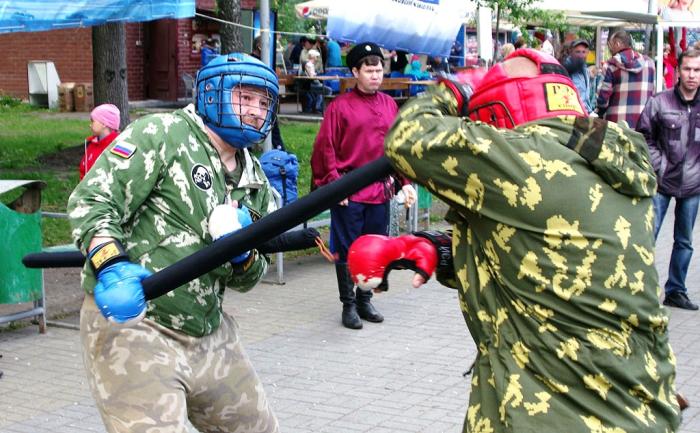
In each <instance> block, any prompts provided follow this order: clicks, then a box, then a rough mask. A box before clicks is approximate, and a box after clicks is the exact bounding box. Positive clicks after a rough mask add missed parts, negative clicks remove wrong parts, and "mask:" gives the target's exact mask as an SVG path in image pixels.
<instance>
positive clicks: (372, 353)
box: [0, 222, 700, 433]
mask: <svg viewBox="0 0 700 433" xmlns="http://www.w3.org/2000/svg"><path fill="white" fill-rule="evenodd" d="M697 231H700V229H698V230H696V232H697ZM670 232H671V230H670V224H669V222H667V223H666V224H665V227H664V229H663V232H662V235H661V238H660V239H659V248H658V253H657V261H658V263H659V264H660V266H659V271H660V274H661V277H662V281H663V280H665V274H666V267H667V263H668V258H669V255H670V245H671V240H670ZM696 239H700V233H696ZM699 260H700V259H698V257H697V255H696V257H695V258H694V260H693V263H692V264H691V273H690V275H689V277H688V281H689V285H690V288H691V298H693V299H695V300H696V301H700V287H698V286H699V285H700V284H699V283H698V281H700V278H699V277H700V271H698V265H699V264H700V261H699ZM285 275H286V278H287V284H285V285H283V286H279V285H274V284H267V283H265V284H261V285H260V286H259V287H257V288H256V289H255V290H253V291H252V292H250V293H247V294H238V293H229V294H227V296H226V301H225V308H226V310H227V311H229V312H231V313H233V314H234V316H235V317H237V320H238V322H239V324H240V327H241V333H242V338H243V341H244V343H245V345H246V348H247V350H248V353H249V355H250V357H251V358H252V360H253V363H254V364H255V366H256V368H257V370H258V373H259V374H260V376H261V377H262V380H263V382H264V384H265V387H266V390H267V392H268V394H269V397H270V398H271V400H272V404H273V407H274V409H275V411H276V413H277V415H278V417H279V419H280V422H281V425H282V428H283V431H284V432H287V433H311V432H338V433H347V432H350V433H354V432H373V433H389V432H459V431H461V425H462V418H463V416H464V413H465V410H466V402H467V398H468V379H465V378H463V377H462V372H463V371H464V370H466V368H467V367H468V366H469V364H470V363H471V361H472V359H473V358H474V353H475V348H474V344H473V343H472V341H471V338H470V337H469V335H468V332H467V329H466V326H465V325H464V323H463V320H462V317H461V314H460V312H459V308H458V305H457V297H456V293H455V292H454V291H452V290H450V289H446V288H443V287H440V286H438V285H437V284H435V283H430V284H428V285H427V286H425V287H423V288H420V289H412V288H408V287H409V279H410V273H409V272H395V273H394V274H393V275H392V280H391V289H390V291H389V292H388V293H386V294H382V295H380V296H379V297H377V298H375V299H376V305H377V307H378V308H379V309H380V310H381V311H382V312H383V313H384V315H385V316H386V321H385V322H384V323H383V324H365V328H364V329H363V330H361V331H351V330H347V329H345V328H343V327H342V326H340V323H339V321H340V304H339V302H338V300H337V291H336V287H335V278H334V272H333V268H332V266H331V265H330V264H328V263H325V262H323V261H322V260H321V259H319V258H315V257H312V258H305V259H301V260H297V261H287V262H286V263H285ZM47 290H49V292H50V288H48V289H47ZM671 318H672V319H671V328H670V329H671V339H672V344H673V347H674V349H675V351H676V356H677V358H678V380H677V384H678V388H679V389H680V390H681V391H682V392H683V393H685V394H686V396H688V397H689V398H690V400H691V403H692V404H693V406H692V407H691V408H689V409H688V410H687V411H686V413H685V419H684V423H683V426H682V429H681V430H680V432H681V433H697V432H698V431H700V344H698V342H699V341H700V313H698V312H686V311H680V310H677V309H672V310H671ZM0 353H2V355H3V358H0V370H3V371H4V373H5V374H4V377H2V379H0V432H1V433H20V432H25V433H44V432H51V433H77V432H103V431H104V429H103V427H102V424H101V422H100V419H99V415H98V414H97V412H96V410H95V409H94V406H93V403H92V399H91V397H90V394H89V391H88V389H87V385H86V381H85V379H84V372H83V367H82V361H81V358H80V348H79V341H78V333H77V331H73V330H68V329H60V328H54V327H50V328H49V331H48V333H47V334H46V335H39V334H38V333H37V328H36V326H30V327H26V328H22V329H17V330H12V331H7V332H1V333H0Z"/></svg>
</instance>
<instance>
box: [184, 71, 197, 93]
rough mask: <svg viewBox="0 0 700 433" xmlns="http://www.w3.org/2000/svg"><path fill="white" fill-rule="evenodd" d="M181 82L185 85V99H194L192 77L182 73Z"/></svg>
mask: <svg viewBox="0 0 700 433" xmlns="http://www.w3.org/2000/svg"><path fill="white" fill-rule="evenodd" d="M182 82H183V84H184V85H185V98H194V77H193V76H192V75H191V74H188V73H187V72H183V73H182Z"/></svg>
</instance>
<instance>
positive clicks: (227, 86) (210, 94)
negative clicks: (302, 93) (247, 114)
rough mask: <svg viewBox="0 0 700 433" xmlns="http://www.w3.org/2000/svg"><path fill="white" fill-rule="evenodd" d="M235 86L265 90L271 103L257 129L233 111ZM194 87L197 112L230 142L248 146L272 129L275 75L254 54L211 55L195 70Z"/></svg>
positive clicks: (275, 102)
mask: <svg viewBox="0 0 700 433" xmlns="http://www.w3.org/2000/svg"><path fill="white" fill-rule="evenodd" d="M237 86H253V87H258V88H260V89H262V90H264V91H265V92H266V93H267V95H268V97H269V99H270V101H269V102H270V103H269V104H268V107H267V113H266V114H265V122H264V124H263V126H262V128H260V130H258V129H256V128H254V127H252V126H250V125H246V124H244V123H242V122H241V119H240V118H239V116H238V115H237V114H236V113H235V112H234V111H233V104H232V101H231V91H232V90H233V89H234V88H236V87H237ZM196 89H197V97H196V100H197V114H199V115H200V116H201V117H202V120H204V124H205V125H207V126H208V127H209V128H211V129H212V130H213V131H214V132H216V133H217V134H218V135H219V136H220V137H221V138H222V139H223V140H224V141H226V142H227V143H228V144H229V145H231V146H233V147H236V148H239V149H242V148H246V147H250V146H252V145H254V144H257V143H260V142H261V141H263V140H264V139H265V137H267V134H268V133H269V132H270V129H272V124H273V123H274V116H275V115H276V112H277V101H278V98H279V84H278V82H277V75H275V72H274V71H273V70H272V69H270V67H269V66H267V65H265V64H264V63H263V62H261V61H260V60H258V59H256V58H255V57H252V56H249V55H247V54H242V53H231V54H224V55H221V56H218V57H216V58H214V59H213V60H212V61H210V62H209V63H207V65H206V66H204V67H203V68H202V69H200V70H199V71H198V72H197V87H196Z"/></svg>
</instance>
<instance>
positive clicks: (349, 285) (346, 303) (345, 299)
mask: <svg viewBox="0 0 700 433" xmlns="http://www.w3.org/2000/svg"><path fill="white" fill-rule="evenodd" d="M335 276H336V277H337V278H338V292H339V293H340V302H342V303H343V326H345V327H346V328H350V329H362V321H361V320H360V316H358V315H357V308H356V307H355V285H354V284H353V282H352V278H350V272H349V271H348V265H346V264H345V263H336V264H335Z"/></svg>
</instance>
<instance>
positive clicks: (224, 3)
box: [217, 0, 243, 54]
mask: <svg viewBox="0 0 700 433" xmlns="http://www.w3.org/2000/svg"><path fill="white" fill-rule="evenodd" d="M217 5H218V8H219V16H220V17H221V19H222V20H224V21H228V22H232V23H236V24H240V23H241V0H218V1H217ZM220 33H221V54H228V53H236V52H242V51H243V37H242V36H241V28H240V27H238V26H234V25H231V24H221V30H220Z"/></svg>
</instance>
